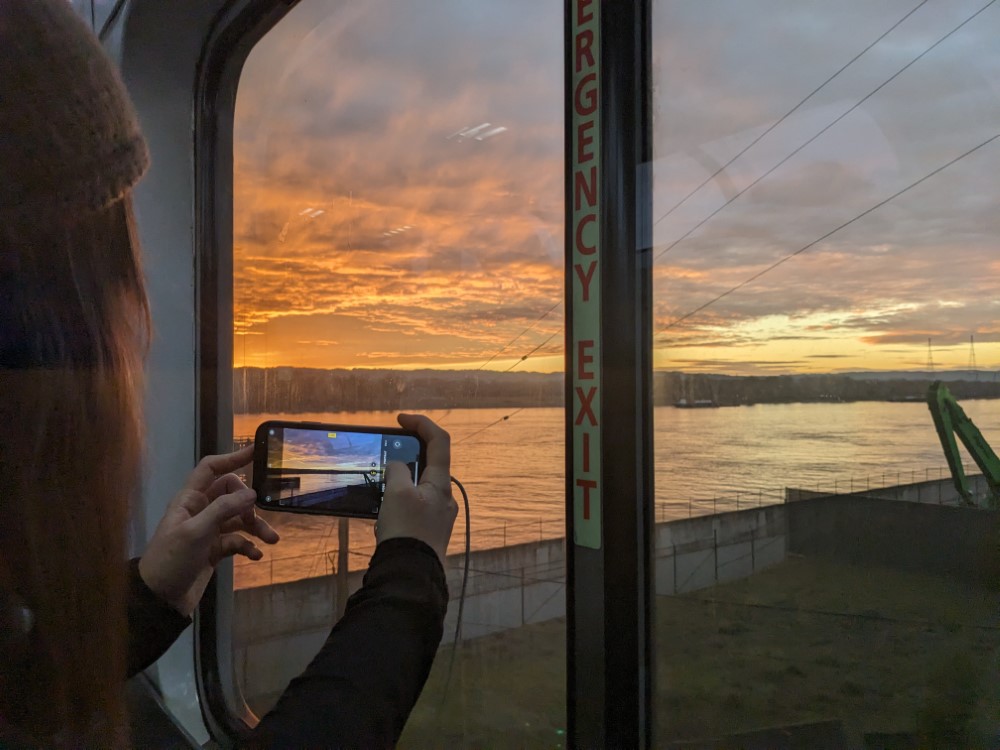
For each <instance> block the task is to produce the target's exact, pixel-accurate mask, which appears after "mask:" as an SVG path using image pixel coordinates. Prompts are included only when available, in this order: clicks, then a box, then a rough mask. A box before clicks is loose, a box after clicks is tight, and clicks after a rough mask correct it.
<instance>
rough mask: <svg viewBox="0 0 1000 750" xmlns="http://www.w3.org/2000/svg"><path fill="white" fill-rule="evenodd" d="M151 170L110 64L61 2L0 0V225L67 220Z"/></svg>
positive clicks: (122, 191)
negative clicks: (24, 221)
mask: <svg viewBox="0 0 1000 750" xmlns="http://www.w3.org/2000/svg"><path fill="white" fill-rule="evenodd" d="M148 163H149V154H148V152H147V150H146V143H145V141H144V140H143V137H142V133H141V132H140V130H139V123H138V120H137V118H136V115H135V111H134V109H133V108H132V103H131V102H130V100H129V98H128V94H127V93H126V91H125V86H124V84H123V83H122V81H121V78H120V77H119V75H118V73H117V71H116V69H115V66H114V64H113V63H112V62H111V60H110V59H109V58H108V56H107V55H106V54H105V53H104V50H103V49H102V48H101V45H100V43H99V42H98V40H97V38H96V37H95V36H94V34H93V32H92V31H91V30H90V29H89V28H88V27H87V25H86V24H85V23H84V21H83V20H82V19H81V18H79V17H78V16H77V15H76V13H75V12H74V11H73V9H72V8H71V7H70V4H69V2H67V0H0V221H8V220H17V219H19V218H27V219H29V220H30V219H38V218H45V217H49V216H51V217H52V218H53V219H57V218H58V219H59V220H63V221H73V220H74V219H76V218H78V217H81V216H83V215H84V214H86V213H87V212H90V211H96V210H99V209H101V208H104V207H106V206H108V205H110V204H111V203H113V202H115V201H116V200H118V199H120V198H121V197H122V196H123V195H125V193H126V192H127V191H128V190H129V188H131V187H132V186H133V185H135V183H136V182H137V181H138V180H139V178H140V177H141V176H142V174H143V172H144V171H145V170H146V167H147V165H148Z"/></svg>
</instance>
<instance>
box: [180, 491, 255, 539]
mask: <svg viewBox="0 0 1000 750" xmlns="http://www.w3.org/2000/svg"><path fill="white" fill-rule="evenodd" d="M256 500H257V493H256V492H254V491H253V490H250V489H246V488H244V489H242V490H237V491H236V492H232V493H230V494H228V495H221V496H219V497H217V498H216V499H215V500H213V501H212V502H210V503H209V504H208V506H206V508H205V510H203V511H202V512H201V513H199V514H198V515H196V516H195V517H194V518H192V519H191V523H193V524H195V525H196V526H197V527H198V531H199V533H202V534H208V533H211V532H216V531H219V530H221V529H222V527H223V526H225V525H226V523H227V522H228V521H230V520H231V519H234V518H235V519H236V520H239V517H240V516H241V515H242V514H243V513H246V511H248V510H250V509H251V508H253V504H254V502H255V501H256Z"/></svg>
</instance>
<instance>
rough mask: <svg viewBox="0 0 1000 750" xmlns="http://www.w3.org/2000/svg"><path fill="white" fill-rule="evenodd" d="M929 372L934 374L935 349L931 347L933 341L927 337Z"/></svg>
mask: <svg viewBox="0 0 1000 750" xmlns="http://www.w3.org/2000/svg"><path fill="white" fill-rule="evenodd" d="M927 371H928V372H931V373H933V372H934V349H933V348H932V347H931V339H930V337H929V336H928V337H927Z"/></svg>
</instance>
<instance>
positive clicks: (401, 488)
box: [0, 0, 457, 747]
mask: <svg viewBox="0 0 1000 750" xmlns="http://www.w3.org/2000/svg"><path fill="white" fill-rule="evenodd" d="M147 163H148V155H147V150H146V145H145V142H144V140H143V137H142V135H141V132H140V129H139V126H138V122H137V119H136V116H135V113H134V111H133V109H132V106H131V104H130V102H129V99H128V96H127V94H126V92H125V89H124V86H123V84H122V83H121V80H120V79H119V77H118V75H117V73H116V71H115V69H114V66H113V65H112V63H111V62H110V60H109V59H108V58H107V57H106V56H105V54H104V52H103V50H102V49H101V48H100V45H99V43H98V42H97V40H96V38H95V37H94V36H93V34H92V33H91V31H90V30H89V29H88V28H87V27H86V25H85V24H84V23H83V22H82V20H81V19H79V18H77V17H76V15H75V14H74V13H73V12H72V10H71V7H70V4H69V3H68V2H66V0H0V746H13V747H22V746H23V747H34V746H44V747H89V746H93V747H124V746H126V745H127V744H128V732H127V717H126V712H125V708H124V702H123V682H124V680H125V678H126V677H127V676H128V675H130V674H134V673H135V672H137V671H139V670H141V669H143V668H145V667H146V666H148V664H150V663H151V662H152V661H154V660H155V659H156V658H157V657H158V656H159V655H160V654H162V653H163V651H165V650H166V648H167V647H168V646H169V645H170V643H171V642H172V641H173V640H174V639H176V637H177V636H178V635H179V634H180V632H181V631H182V630H183V629H184V628H185V627H186V626H187V625H188V624H189V622H190V616H191V613H192V612H193V610H194V609H195V608H196V606H197V604H198V601H199V600H200V598H201V596H202V594H203V592H204V590H205V586H206V585H207V583H208V580H209V578H210V577H211V574H212V572H213V570H214V568H215V566H216V565H217V564H218V562H219V561H220V560H222V559H224V558H225V557H227V556H231V555H234V554H240V555H244V556H246V557H249V558H251V559H256V558H259V557H260V555H261V553H260V550H259V549H258V548H257V546H256V545H255V543H254V542H253V541H252V540H251V538H250V537H251V536H252V537H256V538H258V539H259V540H262V541H263V542H266V543H274V542H276V541H277V540H278V537H277V534H276V533H275V532H274V530H273V529H271V528H270V527H269V526H268V525H267V523H266V522H264V521H263V520H262V519H259V518H258V517H257V516H256V514H255V513H254V500H255V496H254V493H253V491H252V490H250V489H248V488H247V487H246V486H245V485H243V483H242V482H241V481H240V480H239V478H238V477H237V476H236V475H235V474H234V473H233V472H234V471H236V470H237V469H239V468H240V467H242V466H244V465H245V464H247V463H248V462H249V459H250V455H251V454H250V452H249V451H246V450H245V451H239V452H237V453H233V454H227V455H222V456H209V457H207V458H205V459H203V460H202V461H201V462H200V463H199V464H198V466H197V467H196V468H195V469H194V471H193V472H192V473H191V475H190V476H189V477H188V479H187V481H186V482H185V483H184V486H183V487H182V488H181V490H180V492H179V493H178V494H177V496H176V497H175V498H174V499H173V501H172V502H171V503H170V504H169V506H168V508H167V511H166V515H165V516H164V518H163V520H162V521H161V523H160V525H159V527H158V528H157V530H156V532H155V534H154V536H153V538H152V539H151V540H150V542H149V545H148V547H147V549H146V551H145V552H144V553H143V555H142V557H141V558H138V559H136V560H133V561H131V563H130V562H129V561H128V560H127V559H126V557H127V554H126V550H127V541H126V532H127V529H126V527H127V519H128V513H129V508H130V504H131V503H133V502H135V501H137V499H138V498H139V493H140V485H141V478H142V462H143V432H144V430H143V417H142V409H141V402H142V394H143V388H142V384H143V360H144V355H145V352H146V348H147V346H148V342H149V339H150V331H151V319H150V311H149V305H148V302H147V298H146V292H145V288H144V283H143V273H142V269H141V264H140V260H139V256H138V243H137V236H136V231H135V225H134V217H133V213H132V203H131V196H130V193H131V190H132V188H133V187H134V185H135V184H136V182H137V181H138V180H139V179H140V177H141V176H142V174H143V172H144V171H145V169H146V167H147ZM400 423H401V424H402V425H403V426H404V427H406V428H408V429H411V430H415V431H418V432H419V433H420V434H421V435H422V437H423V438H424V439H425V440H426V441H427V443H428V467H427V469H426V470H425V471H424V474H423V475H422V477H421V482H420V485H419V486H418V487H414V486H413V485H412V484H411V483H410V482H408V481H407V478H406V477H407V472H406V471H405V468H403V467H390V470H389V471H388V472H387V473H388V476H387V491H386V496H385V501H384V503H383V509H382V512H381V514H380V519H379V526H378V529H379V531H378V535H379V544H378V547H377V548H376V552H375V554H374V555H373V559H372V562H371V565H370V568H369V573H368V575H367V576H366V579H365V584H364V586H363V587H362V589H361V590H360V591H359V592H358V593H357V594H355V596H354V597H352V599H351V601H350V602H349V604H348V608H347V613H346V614H345V616H344V618H343V619H342V620H341V622H340V623H338V624H337V626H336V627H335V628H334V630H333V632H332V633H331V636H330V638H329V640H328V641H327V644H326V645H325V646H324V647H323V649H322V650H321V652H320V653H319V655H318V656H317V658H316V659H315V660H314V662H313V663H312V664H311V665H310V667H309V668H308V669H307V670H306V673H305V674H304V675H303V676H302V677H301V678H299V679H298V680H297V681H295V682H293V684H292V686H291V687H290V688H289V690H288V691H287V693H286V694H285V696H283V697H282V699H281V700H280V701H279V703H278V705H277V707H276V708H275V710H274V711H273V712H272V714H271V715H269V716H267V717H265V718H264V720H263V721H262V722H261V725H260V726H259V727H258V729H257V731H256V733H255V734H254V735H252V736H251V737H250V738H249V739H248V740H247V741H248V743H250V744H252V745H255V746H270V745H289V746H305V745H308V746H311V747H316V746H331V747H334V746H344V745H353V746H388V745H391V744H393V743H394V742H395V740H396V739H397V738H398V736H399V733H400V732H401V730H402V725H403V722H404V721H405V719H406V716H407V715H408V713H409V711H410V709H411V708H412V706H413V702H415V701H416V698H417V696H418V695H419V693H420V689H421V688H422V686H423V683H424V681H425V680H426V677H427V673H428V671H429V668H430V663H431V661H432V660H433V656H434V653H435V651H436V649H437V645H438V643H439V642H440V638H441V625H442V622H443V618H444V612H445V609H446V606H447V589H446V587H445V585H444V574H443V569H442V562H443V559H444V554H445V551H446V549H447V544H448V540H449V538H450V534H451V529H452V525H453V523H454V518H455V515H456V512H457V506H456V505H455V503H454V501H453V500H452V498H451V494H450V490H449V479H448V476H449V474H448V468H449V460H450V455H449V441H448V436H447V434H446V433H444V432H443V431H442V430H441V429H440V428H438V427H437V426H436V425H434V424H433V423H432V422H430V420H428V419H426V418H424V417H414V416H405V415H404V416H401V417H400ZM387 639H390V640H387ZM375 644H378V646H379V648H378V649H375V648H369V647H370V646H374V645H375ZM370 651H378V652H379V653H378V654H369V652H370Z"/></svg>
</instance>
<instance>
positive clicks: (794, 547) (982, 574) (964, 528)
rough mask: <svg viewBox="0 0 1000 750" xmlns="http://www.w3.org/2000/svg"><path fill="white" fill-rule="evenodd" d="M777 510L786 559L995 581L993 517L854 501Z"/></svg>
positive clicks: (827, 500)
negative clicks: (783, 521) (784, 527)
mask: <svg viewBox="0 0 1000 750" xmlns="http://www.w3.org/2000/svg"><path fill="white" fill-rule="evenodd" d="M784 507H785V508H786V512H787V524H788V551H789V552H790V553H793V554H797V555H804V556H807V557H819V558H824V559H829V560H836V561H838V562H846V563H849V564H853V565H873V566H881V567H890V568H900V569H903V570H911V571H916V572H921V573H933V574H936V575H943V576H948V577H949V578H954V579H957V580H966V581H982V580H988V579H991V578H992V579H994V580H995V577H996V573H997V558H998V551H997V540H998V539H1000V512H997V511H990V510H983V509H977V508H960V507H953V506H947V505H931V504H927V503H909V502H886V501H885V500H882V499H878V498H871V497H860V496H857V495H832V496H828V497H817V498H812V499H809V500H802V501H801V502H793V503H788V504H786V505H785V506H784Z"/></svg>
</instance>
